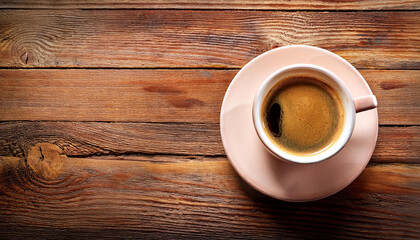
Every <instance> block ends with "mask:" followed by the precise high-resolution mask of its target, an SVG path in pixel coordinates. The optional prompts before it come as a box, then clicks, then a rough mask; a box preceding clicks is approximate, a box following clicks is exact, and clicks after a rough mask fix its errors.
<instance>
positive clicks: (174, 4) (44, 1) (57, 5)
mask: <svg viewBox="0 0 420 240" xmlns="http://www.w3.org/2000/svg"><path fill="white" fill-rule="evenodd" d="M0 8H32V9H37V8H51V9H104V8H105V9H114V8H118V9H120V8H129V9H133V8H137V9H150V8H151V9H252V10H255V9H260V10H261V9H264V10H419V9H420V2H419V1H418V0H404V1H393V0H363V1H357V0H350V1H349V0H346V1H323V0H315V1H305V0H293V1H285V0H264V1H252V0H234V1H219V0H194V1H185V0H177V1H168V0H158V1H156V0H142V1H136V0H128V1H127V0H125V1H121V0H120V1H116V0H104V1H98V0H86V1H71V0H59V1H49V0H40V1H34V0H32V1H29V0H26V1H19V0H1V1H0Z"/></svg>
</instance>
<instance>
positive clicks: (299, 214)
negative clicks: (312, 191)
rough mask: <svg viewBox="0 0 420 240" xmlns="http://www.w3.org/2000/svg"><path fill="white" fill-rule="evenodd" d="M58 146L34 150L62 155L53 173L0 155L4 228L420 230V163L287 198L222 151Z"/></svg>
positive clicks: (208, 232) (184, 233) (315, 233)
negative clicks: (125, 152)
mask: <svg viewBox="0 0 420 240" xmlns="http://www.w3.org/2000/svg"><path fill="white" fill-rule="evenodd" d="M53 146H54V145H50V146H48V144H47V145H38V146H35V150H34V151H32V156H30V158H31V157H32V158H33V159H37V158H41V156H43V160H42V161H49V160H52V161H54V159H58V158H60V159H63V160H64V161H63V166H62V168H60V169H56V168H54V169H55V170H54V171H55V172H54V173H55V174H56V175H57V177H56V178H54V179H51V178H49V177H47V175H43V173H42V172H43V171H40V170H42V169H37V170H36V169H34V167H35V168H36V167H37V166H38V167H40V168H45V167H48V165H31V164H30V165H27V164H26V163H25V161H23V159H21V158H16V157H1V161H0V176H1V178H0V193H1V194H0V220H1V221H0V226H1V227H0V233H1V234H2V236H9V237H10V236H13V237H18V238H24V237H27V236H28V233H30V232H33V231H37V232H38V233H39V234H40V235H37V236H39V237H41V236H42V237H53V236H56V235H54V234H57V233H56V232H55V230H58V231H59V232H60V233H62V234H64V236H74V232H78V231H81V232H83V234H82V236H87V237H95V235H94V234H97V232H98V231H100V230H102V229H108V230H110V229H118V230H119V231H121V232H123V233H122V234H123V236H125V235H126V234H127V235H129V234H133V235H132V236H137V237H140V236H143V237H148V238H151V237H155V238H156V237H157V236H159V237H160V238H184V239H185V238H201V239H202V238H229V239H235V238H253V239H263V238H280V237H284V238H300V239H301V238H317V239H320V238H322V239H337V238H340V239H353V238H364V239H369V238H373V239H377V238H378V235H377V233H378V232H386V233H387V234H386V235H384V236H381V238H382V237H383V239H401V238H404V239H418V237H419V236H420V231H419V229H418V228H417V224H416V222H417V223H418V220H419V219H418V216H419V214H420V209H419V207H418V206H419V204H420V202H419V198H418V196H419V194H420V185H419V182H420V174H419V172H420V167H419V166H418V165H405V164H385V165H373V166H369V167H368V168H367V169H366V170H365V171H364V172H363V174H362V175H361V176H360V177H359V178H358V179H357V180H356V181H355V182H354V183H353V184H351V185H350V187H348V188H347V189H345V190H344V191H342V192H340V193H338V194H336V195H334V196H332V197H329V198H327V199H324V200H320V201H316V202H309V203H287V202H282V201H277V200H274V199H271V198H269V197H266V196H264V195H262V194H260V193H258V192H256V191H255V190H253V189H252V188H251V187H250V186H248V185H247V184H245V183H244V182H243V181H242V180H241V179H240V178H239V177H238V176H237V175H236V174H235V172H234V170H233V169H232V167H231V166H230V164H229V162H228V161H227V160H226V159H225V158H223V157H221V158H210V159H209V158H206V157H199V158H197V159H195V160H191V159H189V158H186V157H183V156H160V157H157V158H155V159H153V160H150V159H149V158H147V157H146V158H143V157H141V156H133V157H127V158H126V159H125V160H124V161H122V160H121V159H118V160H113V159H112V158H104V159H98V158H97V159H93V158H67V157H66V156H63V155H60V153H59V152H56V153H55V155H54V151H53V149H54V147H53ZM38 148H39V149H41V148H42V152H43V153H44V154H42V152H40V151H41V150H38ZM54 156H55V157H54ZM48 158H50V159H48ZM39 161H41V160H39ZM48 176H50V175H48ZM314 209H316V211H314ZM302 223H305V224H302ZM40 228H43V230H42V231H40V230H39V229H40ZM16 229H20V231H16ZM136 234H137V235H136ZM78 236H79V235H78Z"/></svg>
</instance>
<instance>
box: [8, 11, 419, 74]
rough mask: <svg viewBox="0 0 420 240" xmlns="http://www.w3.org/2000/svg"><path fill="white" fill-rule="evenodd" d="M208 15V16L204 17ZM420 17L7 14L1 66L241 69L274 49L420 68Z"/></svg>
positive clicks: (361, 64) (228, 13)
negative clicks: (297, 47) (318, 50)
mask: <svg viewBox="0 0 420 240" xmlns="http://www.w3.org/2000/svg"><path fill="white" fill-rule="evenodd" d="M204 17H205V18H204ZM419 18H420V12H416V11H408V12H401V11H396V12H392V11H386V12H371V11H368V12H289V11H287V12H277V11H268V12H267V11H251V12H250V11H211V14H209V12H208V11H197V10H196V11H193V10H186V11H184V10H182V11H181V10H180V11H168V10H129V11H127V10H115V11H113V10H112V11H111V10H108V11H102V10H101V11H95V10H92V11H90V10H89V11H78V10H76V11H61V10H56V11H48V10H37V11H31V10H2V11H1V14H0V37H1V38H0V67H81V68H83V67H117V68H119V67H127V68H145V67H147V68H156V67H159V68H162V67H165V68H167V67H168V68H173V67H182V68H189V67H193V68H203V67H216V68H239V67H242V66H243V65H244V64H245V63H247V62H248V61H249V60H251V59H252V58H254V57H255V56H257V55H258V54H260V53H263V52H265V51H267V50H270V49H272V48H275V47H279V46H284V45H291V44H306V45H315V46H319V47H323V48H326V49H328V50H331V51H333V52H335V53H337V54H339V55H341V56H342V57H344V58H345V59H347V60H348V61H350V62H351V63H352V64H354V65H355V66H356V67H358V68H379V69H420V51H419V46H420V25H419V24H418V22H419Z"/></svg>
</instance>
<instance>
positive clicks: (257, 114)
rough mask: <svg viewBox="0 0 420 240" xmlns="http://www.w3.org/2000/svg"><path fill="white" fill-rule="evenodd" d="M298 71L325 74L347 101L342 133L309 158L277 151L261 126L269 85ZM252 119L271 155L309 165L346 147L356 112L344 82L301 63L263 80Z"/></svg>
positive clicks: (276, 72) (321, 70)
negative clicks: (280, 77) (335, 84)
mask: <svg viewBox="0 0 420 240" xmlns="http://www.w3.org/2000/svg"><path fill="white" fill-rule="evenodd" d="M299 69H309V70H314V71H318V72H320V73H321V74H325V75H326V76H327V77H329V78H331V79H332V80H333V81H334V82H335V83H337V85H338V86H339V88H340V90H341V92H342V93H344V95H346V97H347V99H348V100H349V101H347V102H346V104H347V107H348V108H349V110H346V109H347V108H346V106H344V111H345V112H346V117H345V118H346V119H345V123H344V124H345V126H344V128H343V130H342V133H341V135H340V137H339V139H338V140H337V141H336V142H335V143H334V144H333V145H332V146H331V147H329V148H328V149H326V150H325V151H322V152H321V153H319V154H315V155H310V156H296V155H293V154H290V153H287V152H285V151H283V150H281V149H279V148H278V147H276V145H275V144H274V143H273V142H272V141H271V140H270V139H269V138H268V136H267V135H266V134H265V131H264V129H263V126H262V119H261V108H262V103H263V100H264V97H265V95H266V94H267V92H268V91H269V90H270V89H271V87H270V85H271V84H272V82H273V81H276V83H277V79H276V77H277V76H278V75H280V74H283V73H286V72H288V71H292V70H299ZM274 84H275V83H274ZM274 84H273V85H274ZM340 98H341V96H340ZM343 104H345V103H343ZM252 119H253V123H254V128H255V131H256V132H257V135H258V138H259V139H260V140H261V142H262V143H263V145H264V147H265V148H266V149H267V150H268V151H269V152H270V153H271V154H272V155H274V156H275V157H277V158H280V159H282V160H286V161H289V162H294V163H302V164H310V163H317V162H321V161H324V160H326V159H328V158H330V157H332V156H334V155H335V154H337V153H338V152H339V151H340V150H341V149H342V148H343V147H344V146H345V145H346V143H347V142H348V140H349V139H350V137H351V134H352V133H353V129H354V125H355V119H356V111H355V106H354V100H353V97H352V96H351V94H350V91H349V90H348V89H347V86H346V85H345V83H344V81H342V80H341V79H340V78H339V77H338V76H337V75H335V74H334V73H333V72H332V71H330V70H328V69H326V68H323V67H321V66H318V65H314V64H305V63H301V64H292V65H288V66H285V67H282V68H280V69H278V70H276V71H275V72H273V73H272V74H271V75H270V76H268V77H267V78H266V79H265V80H264V82H263V83H262V84H261V85H260V87H259V88H258V90H257V94H256V95H255V98H254V101H253V106H252Z"/></svg>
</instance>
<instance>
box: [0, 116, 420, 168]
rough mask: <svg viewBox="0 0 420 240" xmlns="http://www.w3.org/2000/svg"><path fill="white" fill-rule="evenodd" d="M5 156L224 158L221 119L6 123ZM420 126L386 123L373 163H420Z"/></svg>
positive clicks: (1, 129) (1, 152) (1, 131)
mask: <svg viewBox="0 0 420 240" xmlns="http://www.w3.org/2000/svg"><path fill="white" fill-rule="evenodd" d="M0 136H2V139H0V156H9V157H12V156H14V157H21V158H26V156H27V155H28V150H29V149H30V148H31V147H32V146H35V145H36V144H37V143H51V144H55V145H57V146H59V147H60V148H61V149H63V152H64V154H65V155H67V156H69V157H87V156H89V157H103V156H106V155H111V156H113V157H114V159H117V158H120V159H124V155H129V156H133V155H140V156H142V157H143V158H147V157H148V158H150V159H155V157H160V156H170V155H178V156H184V157H186V158H189V159H196V158H197V157H199V156H207V157H223V156H225V152H224V150H223V146H222V143H221V139H220V132H219V124H187V123H181V124H173V123H165V124H162V123H104V122H4V123H0ZM419 136H420V126H412V127H386V126H385V127H380V128H379V136H378V142H377V145H376V149H375V152H374V153H373V156H372V159H371V162H373V163H412V164H420V138H419Z"/></svg>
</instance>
